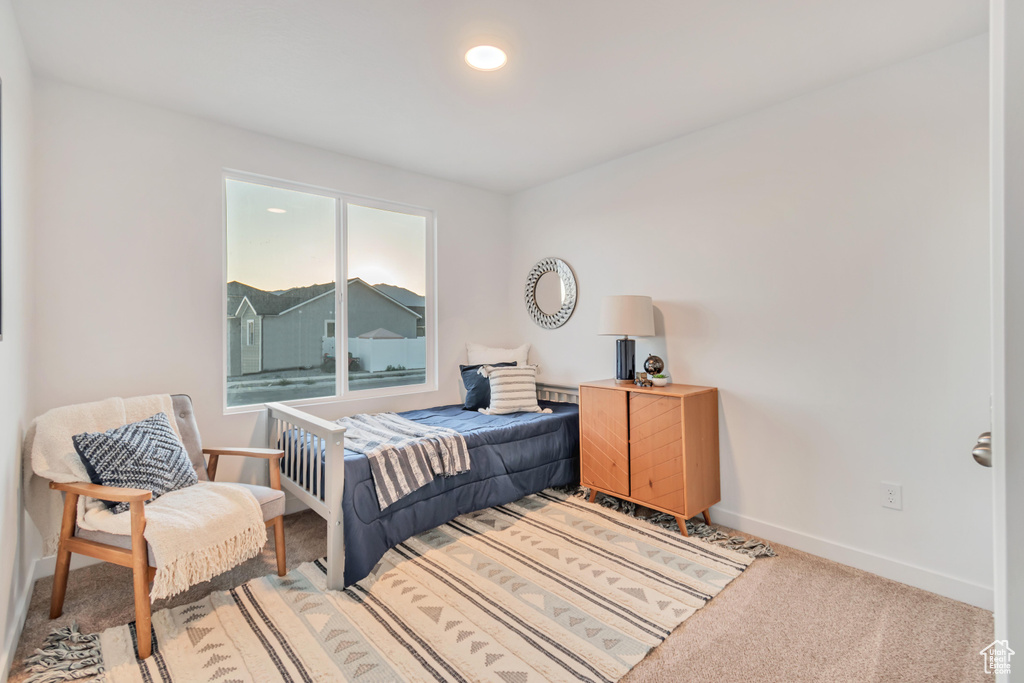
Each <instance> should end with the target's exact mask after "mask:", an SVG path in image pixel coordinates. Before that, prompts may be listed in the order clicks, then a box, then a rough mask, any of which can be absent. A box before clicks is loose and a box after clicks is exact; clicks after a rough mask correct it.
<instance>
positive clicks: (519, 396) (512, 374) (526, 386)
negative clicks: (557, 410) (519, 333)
mask: <svg viewBox="0 0 1024 683" xmlns="http://www.w3.org/2000/svg"><path fill="white" fill-rule="evenodd" d="M479 372H480V374H481V375H483V376H484V377H486V378H487V379H488V380H489V381H490V383H491V405H490V406H488V407H487V408H481V409H480V412H481V413H483V414H484V415H507V414H509V413H550V412H551V409H550V408H545V409H543V410H541V407H540V406H539V405H537V366H536V365H514V366H511V367H501V368H496V367H494V366H493V365H485V366H483V367H482V368H480V370H479Z"/></svg>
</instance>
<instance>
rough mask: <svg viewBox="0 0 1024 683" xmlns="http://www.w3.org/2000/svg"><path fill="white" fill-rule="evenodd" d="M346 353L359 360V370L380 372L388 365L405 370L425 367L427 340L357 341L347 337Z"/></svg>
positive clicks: (419, 338)
mask: <svg viewBox="0 0 1024 683" xmlns="http://www.w3.org/2000/svg"><path fill="white" fill-rule="evenodd" d="M348 352H349V353H351V354H352V355H353V356H355V357H356V358H358V359H359V369H360V370H363V371H366V372H381V371H383V370H386V369H387V367H388V366H389V365H390V366H391V367H393V368H397V367H398V366H402V367H403V368H405V369H406V370H413V369H420V368H425V367H427V338H426V337H417V338H416V339H359V338H357V337H349V340H348Z"/></svg>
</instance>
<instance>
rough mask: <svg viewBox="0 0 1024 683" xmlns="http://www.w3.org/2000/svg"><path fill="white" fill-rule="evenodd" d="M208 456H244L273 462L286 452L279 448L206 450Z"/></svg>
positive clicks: (204, 451)
mask: <svg viewBox="0 0 1024 683" xmlns="http://www.w3.org/2000/svg"><path fill="white" fill-rule="evenodd" d="M203 453H204V454H206V455H244V456H246V457H248V458H263V459H264V460H273V459H274V458H280V457H283V456H284V451H282V450H278V449H277V448H204V449H203Z"/></svg>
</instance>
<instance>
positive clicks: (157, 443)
mask: <svg viewBox="0 0 1024 683" xmlns="http://www.w3.org/2000/svg"><path fill="white" fill-rule="evenodd" d="M71 440H72V441H73V442H74V444H75V450H76V451H78V457H80V458H81V459H82V464H84V465H85V469H86V471H87V472H88V473H89V478H90V479H91V480H92V483H94V484H101V485H103V486H116V487H119V488H130V489H146V490H147V491H152V492H153V498H152V500H156V499H157V498H159V497H160V496H162V495H163V494H165V493H168V492H170V491H177V490H178V489H183V488H185V487H187V486H192V485H193V484H195V483H197V482H198V481H199V477H197V476H196V471H195V469H194V468H193V467H192V462H191V461H190V460H189V459H188V453H187V452H186V451H185V446H184V445H183V444H182V443H181V439H179V438H178V434H177V433H176V432H175V431H174V428H173V427H171V422H170V420H169V419H168V418H167V415H165V414H164V413H157V414H156V415H154V416H153V417H147V418H146V419H145V420H140V421H139V422H133V423H131V424H127V425H124V426H123V427H117V428H116V429H111V430H108V431H106V432H86V433H84V434H76V435H75V436H73V437H71ZM103 502H104V503H106V504H107V506H108V507H110V508H111V509H112V510H113V511H114V512H115V513H118V512H124V511H125V510H128V509H129V507H130V506H129V505H128V503H123V502H121V503H119V502H114V501H108V500H105V501H103Z"/></svg>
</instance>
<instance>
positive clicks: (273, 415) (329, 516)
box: [266, 384, 580, 590]
mask: <svg viewBox="0 0 1024 683" xmlns="http://www.w3.org/2000/svg"><path fill="white" fill-rule="evenodd" d="M537 398H539V399H540V400H542V401H560V402H563V403H579V400H580V398H579V387H572V386H564V385H556V384H538V385H537ZM266 405H267V447H268V448H279V446H278V445H277V444H278V443H281V436H282V435H284V434H285V433H287V432H289V431H291V430H298V434H299V438H297V439H294V438H293V439H287V440H285V441H284V442H283V443H281V446H280V448H282V449H283V450H284V457H283V458H281V487H282V488H283V489H284V490H285V491H287V492H288V493H290V494H292V495H293V496H295V497H296V498H298V499H299V500H301V501H302V502H303V503H305V504H306V505H308V506H309V508H310V509H311V510H313V511H314V512H315V513H317V514H318V515H320V516H321V517H323V518H324V519H325V520H327V588H329V589H330V590H341V589H343V588H344V587H345V525H344V519H343V518H342V514H343V513H342V509H341V497H342V494H343V493H344V491H345V428H344V427H341V426H339V425H337V424H335V423H333V422H331V421H329V420H325V419H323V418H320V417H316V416H315V415H310V414H309V413H307V412H304V411H302V410H300V409H299V408H293V407H291V406H286V405H284V404H282V403H267V404H266ZM308 437H313V438H315V439H319V440H320V442H321V443H323V444H324V450H325V453H324V456H325V457H324V471H323V475H322V477H321V472H320V468H319V467H316V466H314V465H315V464H316V463H315V458H316V452H317V451H318V450H319V449H316V448H313V449H306V448H300V447H299V446H300V444H304V443H305V442H306V439H307V438H308ZM311 450H312V451H314V452H313V453H310V452H309V451H311ZM311 457H312V458H314V462H312V463H311V462H309V460H310V458H311ZM303 472H308V474H309V476H307V477H305V478H303V477H301V476H300V473H303ZM303 479H304V480H303ZM321 496H322V497H323V500H321V499H320V498H321Z"/></svg>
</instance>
